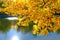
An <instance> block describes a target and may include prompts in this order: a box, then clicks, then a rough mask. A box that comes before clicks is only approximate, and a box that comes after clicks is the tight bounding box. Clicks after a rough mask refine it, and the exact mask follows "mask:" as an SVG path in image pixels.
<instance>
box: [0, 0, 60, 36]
mask: <svg viewBox="0 0 60 40" xmlns="http://www.w3.org/2000/svg"><path fill="white" fill-rule="evenodd" d="M2 2H3V4H2V6H3V7H4V8H0V12H5V13H6V14H8V15H12V16H17V17H18V19H17V20H19V22H17V25H18V26H24V27H28V26H29V23H30V22H33V23H34V24H33V26H32V27H33V34H40V35H47V34H48V33H49V32H56V31H57V30H58V29H60V0H4V1H2Z"/></svg>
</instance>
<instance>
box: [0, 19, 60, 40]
mask: <svg viewBox="0 0 60 40" xmlns="http://www.w3.org/2000/svg"><path fill="white" fill-rule="evenodd" d="M0 40H60V34H56V33H53V32H51V33H49V34H48V35H45V36H39V35H37V36H35V35H33V34H32V30H31V28H30V29H29V28H23V27H20V28H17V25H16V20H7V19H0Z"/></svg>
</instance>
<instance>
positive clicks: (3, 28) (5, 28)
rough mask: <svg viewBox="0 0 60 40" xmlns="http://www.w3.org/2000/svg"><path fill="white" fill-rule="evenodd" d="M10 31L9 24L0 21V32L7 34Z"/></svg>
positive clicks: (4, 20) (6, 21)
mask: <svg viewBox="0 0 60 40" xmlns="http://www.w3.org/2000/svg"><path fill="white" fill-rule="evenodd" d="M9 29H10V22H9V20H6V19H0V31H2V32H7V31H9Z"/></svg>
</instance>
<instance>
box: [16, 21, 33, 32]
mask: <svg viewBox="0 0 60 40" xmlns="http://www.w3.org/2000/svg"><path fill="white" fill-rule="evenodd" d="M33 25H34V23H33V22H32V21H31V22H29V26H28V27H27V26H18V29H17V31H21V32H23V33H28V32H32V30H33Z"/></svg>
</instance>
